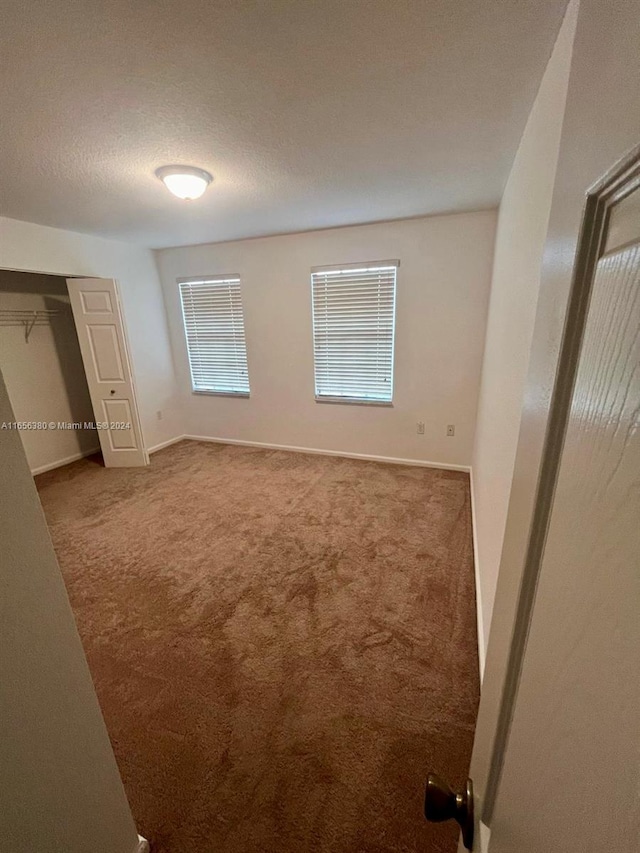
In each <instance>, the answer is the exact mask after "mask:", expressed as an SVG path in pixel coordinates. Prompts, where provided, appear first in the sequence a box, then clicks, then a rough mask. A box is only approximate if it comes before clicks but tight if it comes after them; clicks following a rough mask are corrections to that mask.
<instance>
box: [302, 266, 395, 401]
mask: <svg viewBox="0 0 640 853" xmlns="http://www.w3.org/2000/svg"><path fill="white" fill-rule="evenodd" d="M391 267H393V268H394V269H395V273H394V282H393V307H392V331H391V369H390V378H391V383H390V384H391V393H390V398H389V399H388V400H382V399H376V398H375V397H348V396H346V395H331V394H318V382H317V376H316V311H315V304H314V288H313V283H314V282H313V277H314V275H318V274H322V273H338V272H350V271H351V272H353V271H355V270H375V269H378V268H382V269H385V268H391ZM399 267H400V261H399V260H398V259H394V260H385V261H363V262H355V263H348V264H323V265H322V266H315V267H311V273H310V276H309V279H310V284H311V331H312V344H313V380H314V392H315V402H316V403H323V404H325V403H328V404H330V405H347V406H378V407H379V406H382V407H385V408H393V405H394V404H393V398H394V392H395V381H394V378H395V343H396V315H397V307H398V305H397V302H398V298H397V297H398V269H399Z"/></svg>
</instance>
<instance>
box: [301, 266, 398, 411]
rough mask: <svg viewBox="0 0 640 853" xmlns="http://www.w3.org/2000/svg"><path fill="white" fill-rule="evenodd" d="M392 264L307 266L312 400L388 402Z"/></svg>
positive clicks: (390, 395) (392, 318) (393, 296)
mask: <svg viewBox="0 0 640 853" xmlns="http://www.w3.org/2000/svg"><path fill="white" fill-rule="evenodd" d="M397 267H398V261H385V262H378V263H370V264H361V265H360V264H352V265H349V266H346V267H335V268H329V267H321V268H316V269H314V270H312V272H311V290H312V297H313V344H314V358H315V378H316V400H320V401H322V400H326V401H334V402H348V401H350V400H352V401H354V402H371V403H391V401H392V399H393V338H394V329H395V303H396V273H397Z"/></svg>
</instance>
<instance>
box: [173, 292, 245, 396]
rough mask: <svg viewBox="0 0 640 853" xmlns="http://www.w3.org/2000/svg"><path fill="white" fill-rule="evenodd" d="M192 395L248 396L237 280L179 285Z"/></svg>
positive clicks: (242, 321) (242, 324) (240, 304)
mask: <svg viewBox="0 0 640 853" xmlns="http://www.w3.org/2000/svg"><path fill="white" fill-rule="evenodd" d="M180 300H181V302H182V316H183V320H184V331H185V335H186V339H187V351H188V353H189V366H190V368H191V384H192V387H193V390H194V391H205V392H209V393H217V394H238V395H241V396H245V397H246V396H248V395H249V372H248V369H247V348H246V343H245V337H244V320H243V316H242V299H241V296H240V278H239V277H238V276H228V277H224V278H206V279H198V280H197V281H196V280H192V281H183V282H180Z"/></svg>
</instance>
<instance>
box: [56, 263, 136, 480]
mask: <svg viewBox="0 0 640 853" xmlns="http://www.w3.org/2000/svg"><path fill="white" fill-rule="evenodd" d="M67 286H68V288H69V297H70V300H71V308H72V310H73V317H74V320H75V324H76V330H77V332H78V340H79V342H80V351H81V353H82V360H83V362H84V368H85V372H86V375H87V384H88V386H89V394H90V395H91V402H92V404H93V411H94V415H95V419H96V424H97V426H98V435H99V438H100V446H101V448H102V456H103V459H104V464H105V466H106V467H107V468H115V467H120V468H133V467H136V466H140V465H148V464H149V454H148V453H147V451H146V450H145V448H144V444H143V441H142V430H141V428H140V418H139V415H138V406H137V402H136V397H135V388H134V383H133V376H132V373H131V364H130V360H129V354H128V351H127V343H126V335H125V329H124V323H123V320H122V312H121V308H120V300H119V298H118V287H117V284H116V282H115V281H114V280H113V279H107V278H69V279H67Z"/></svg>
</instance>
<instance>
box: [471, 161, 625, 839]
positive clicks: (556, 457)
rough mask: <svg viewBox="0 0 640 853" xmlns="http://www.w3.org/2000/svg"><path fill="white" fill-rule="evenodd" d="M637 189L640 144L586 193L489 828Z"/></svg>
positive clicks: (485, 816)
mask: <svg viewBox="0 0 640 853" xmlns="http://www.w3.org/2000/svg"><path fill="white" fill-rule="evenodd" d="M638 188H640V145H638V146H636V147H635V148H633V149H632V150H631V151H630V152H628V153H627V154H626V155H625V156H624V157H623V158H622V160H620V161H619V162H618V163H617V164H615V165H614V166H613V167H612V168H611V169H610V170H609V171H608V172H607V173H606V174H605V175H604V176H603V177H602V178H600V179H599V180H598V181H596V183H595V184H593V185H592V186H591V188H590V189H588V191H587V193H586V200H585V205H584V209H583V215H582V222H581V225H580V231H579V236H578V244H577V250H576V256H575V263H574V267H573V273H572V278H571V285H570V290H569V297H568V302H567V311H566V315H565V322H564V328H563V331H562V337H561V344H560V352H559V356H558V360H557V366H556V375H555V382H554V388H553V393H552V396H551V401H550V408H549V419H548V423H547V428H546V433H545V438H544V444H543V450H542V457H541V465H540V470H539V474H538V483H537V487H536V495H535V501H534V510H533V516H532V519H531V525H530V532H529V538H528V542H527V548H526V557H525V563H524V570H523V575H522V583H521V587H520V591H519V594H518V599H517V605H516V610H515V622H514V629H513V635H512V638H511V643H510V647H509V653H508V661H507V668H506V675H505V679H504V683H503V685H502V696H501V700H500V706H499V712H498V721H497V726H496V730H495V735H494V739H493V745H492V749H491V760H490V763H489V774H488V778H487V784H486V788H485V795H484V799H483V802H482V809H481V812H480V815H479V817H480V820H481V821H482V823H483V824H484V825H485V826H486V827H489V828H490V826H491V819H492V816H493V812H494V808H495V803H496V798H497V794H498V789H499V785H500V778H501V775H502V767H503V763H504V756H505V752H506V748H507V742H508V739H509V732H510V729H511V721H512V718H513V713H514V709H515V704H516V701H517V694H518V687H519V684H520V676H521V673H522V666H523V662H524V657H525V654H526V646H527V638H528V635H529V627H530V624H531V618H532V612H533V608H534V604H535V597H536V590H537V586H538V578H539V573H540V566H541V561H542V556H543V553H544V547H545V543H546V539H547V533H548V529H549V522H550V517H551V510H552V506H553V498H554V494H555V488H556V483H557V478H558V472H559V468H560V461H561V457H562V450H563V447H564V441H565V435H566V429H567V424H568V419H569V414H570V409H571V404H572V398H573V391H574V387H575V380H576V374H577V369H578V364H579V359H580V353H581V349H582V341H583V337H584V331H585V327H586V321H587V315H588V309H589V303H590V300H591V292H592V287H593V281H594V276H595V270H596V266H597V263H598V260H599V258H600V256H601V253H602V248H603V244H604V240H605V239H606V235H607V228H608V223H609V214H610V211H611V208H612V207H613V206H614V205H615V204H616V203H618V202H620V201H622V200H623V199H624V198H626V197H627V196H628V195H630V194H631V193H632V192H634V191H635V190H637V189H638ZM481 701H482V698H481ZM478 837H479V838H481V837H482V834H481V833H479V834H478Z"/></svg>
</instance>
